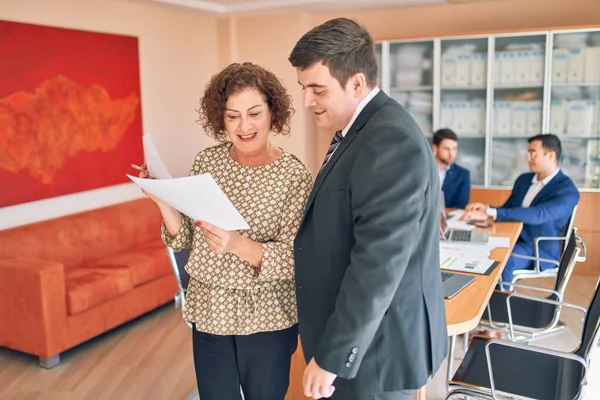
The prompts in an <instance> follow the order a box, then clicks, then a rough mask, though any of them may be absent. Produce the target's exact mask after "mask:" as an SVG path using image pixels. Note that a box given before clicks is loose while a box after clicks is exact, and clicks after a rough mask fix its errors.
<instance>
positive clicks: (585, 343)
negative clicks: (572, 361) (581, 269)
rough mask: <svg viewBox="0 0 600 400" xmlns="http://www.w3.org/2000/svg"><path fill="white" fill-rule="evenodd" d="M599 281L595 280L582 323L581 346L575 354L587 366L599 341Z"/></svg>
mask: <svg viewBox="0 0 600 400" xmlns="http://www.w3.org/2000/svg"><path fill="white" fill-rule="evenodd" d="M599 282H600V279H597V280H596V287H595V290H594V295H593V296H592V301H591V302H590V305H589V307H588V309H587V314H586V316H585V321H584V323H583V332H582V334H581V344H580V345H579V348H578V349H577V351H576V354H577V355H578V356H580V357H583V358H584V359H585V360H586V361H587V362H588V364H589V361H590V358H591V356H592V351H593V350H594V349H595V348H596V347H597V346H598V340H600V291H599V290H598V289H599V288H600V286H599V285H598V283H599Z"/></svg>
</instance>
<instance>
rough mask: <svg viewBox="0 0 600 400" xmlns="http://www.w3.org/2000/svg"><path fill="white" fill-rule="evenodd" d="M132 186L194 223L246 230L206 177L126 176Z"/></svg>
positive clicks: (213, 181) (241, 221) (245, 226)
mask: <svg viewBox="0 0 600 400" xmlns="http://www.w3.org/2000/svg"><path fill="white" fill-rule="evenodd" d="M127 177H128V178H129V179H131V180H132V181H133V182H134V183H136V184H137V185H138V186H140V187H141V188H142V189H144V190H146V191H147V192H148V193H150V194H152V195H153V196H155V197H156V198H157V199H159V200H162V201H164V202H165V203H167V204H168V205H170V206H171V207H173V208H175V209H176V210H178V211H180V212H182V213H183V214H185V215H187V216H188V217H190V218H192V219H194V220H196V221H206V222H208V223H210V224H213V225H216V226H218V227H219V228H221V229H225V230H227V231H233V230H238V229H250V227H249V226H248V224H247V223H246V221H245V220H244V218H243V217H242V216H241V215H240V213H239V212H238V211H237V210H236V208H235V206H234V205H233V204H232V203H231V201H230V200H229V199H228V198H227V196H226V195H225V193H223V191H222V190H221V188H220V187H219V185H217V183H216V182H215V180H214V179H213V178H212V176H211V175H210V174H202V175H192V176H186V177H184V178H175V179H142V178H136V177H134V176H131V175H127Z"/></svg>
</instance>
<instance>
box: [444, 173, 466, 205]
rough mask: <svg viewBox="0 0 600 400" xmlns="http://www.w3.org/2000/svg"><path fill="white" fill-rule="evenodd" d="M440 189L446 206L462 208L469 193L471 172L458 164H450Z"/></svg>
mask: <svg viewBox="0 0 600 400" xmlns="http://www.w3.org/2000/svg"><path fill="white" fill-rule="evenodd" d="M442 190H443V191H444V201H445V204H446V207H448V208H462V209H464V208H465V207H466V206H467V204H469V196H470V195H471V173H470V172H469V170H468V169H465V168H463V167H461V166H460V165H457V164H452V165H451V166H450V168H449V169H448V170H447V171H446V178H445V179H444V185H443V186H442Z"/></svg>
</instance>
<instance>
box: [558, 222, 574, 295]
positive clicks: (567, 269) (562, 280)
mask: <svg viewBox="0 0 600 400" xmlns="http://www.w3.org/2000/svg"><path fill="white" fill-rule="evenodd" d="M576 248H577V235H576V229H571V231H570V234H569V239H568V240H567V245H566V246H565V249H564V251H563V253H562V256H561V258H560V264H559V266H558V273H557V275H556V283H555V284H554V290H556V291H557V292H558V293H564V290H565V288H566V286H567V283H568V282H569V279H570V278H571V272H572V271H573V268H574V266H575V249H576Z"/></svg>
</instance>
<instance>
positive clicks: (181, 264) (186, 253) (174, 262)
mask: <svg viewBox="0 0 600 400" xmlns="http://www.w3.org/2000/svg"><path fill="white" fill-rule="evenodd" d="M167 253H168V254H169V260H171V266H172V267H173V273H174V274H175V278H177V284H178V285H179V287H180V288H181V289H184V290H186V289H187V287H188V283H189V281H190V275H189V274H188V273H187V271H186V270H185V265H186V264H187V261H188V258H189V257H190V249H183V250H181V251H178V252H175V251H173V249H172V248H170V247H168V246H167Z"/></svg>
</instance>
